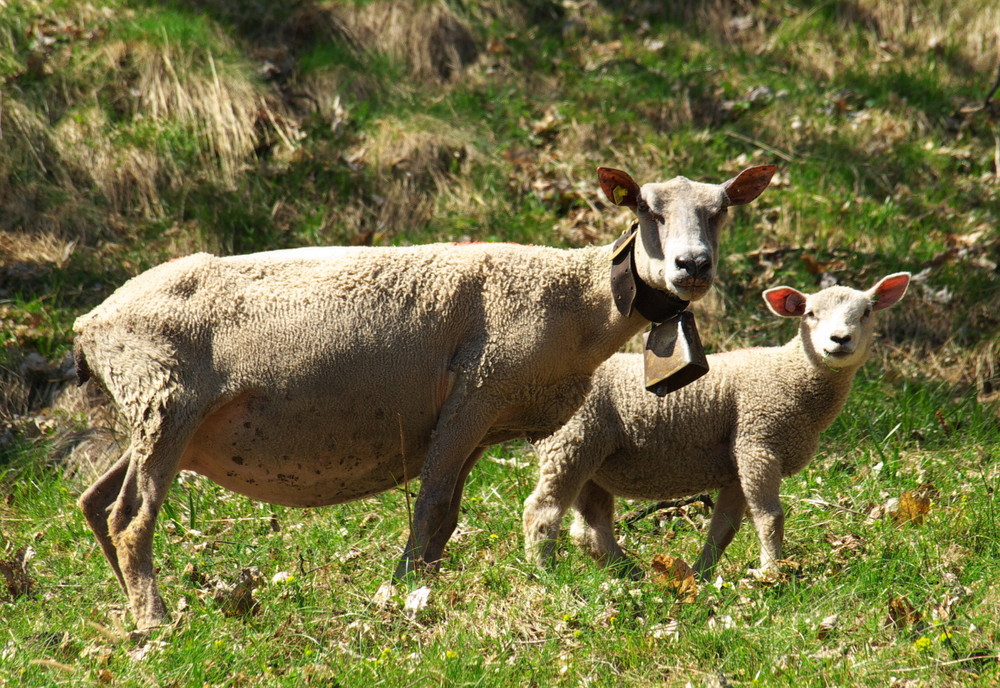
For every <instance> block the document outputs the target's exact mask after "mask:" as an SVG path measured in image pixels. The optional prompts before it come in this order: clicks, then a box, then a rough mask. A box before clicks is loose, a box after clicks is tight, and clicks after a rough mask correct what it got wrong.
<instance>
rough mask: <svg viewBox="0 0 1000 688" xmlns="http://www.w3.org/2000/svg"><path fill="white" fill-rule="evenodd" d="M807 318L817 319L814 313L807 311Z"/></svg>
mask: <svg viewBox="0 0 1000 688" xmlns="http://www.w3.org/2000/svg"><path fill="white" fill-rule="evenodd" d="M806 317H807V318H815V317H816V314H815V313H813V312H812V311H806Z"/></svg>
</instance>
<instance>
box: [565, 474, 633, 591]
mask: <svg viewBox="0 0 1000 688" xmlns="http://www.w3.org/2000/svg"><path fill="white" fill-rule="evenodd" d="M574 509H575V510H576V515H575V518H574V519H573V527H572V530H571V531H570V532H571V534H572V536H573V539H574V540H576V542H577V543H578V544H579V545H580V546H582V547H586V548H587V549H588V550H589V551H590V553H591V554H592V555H593V556H594V557H595V558H596V559H597V560H598V561H599V562H600V563H601V564H602V565H604V566H607V567H609V568H613V569H615V570H616V571H618V572H620V573H622V574H623V575H626V576H628V577H629V578H633V579H635V578H639V577H641V576H642V571H641V570H640V569H639V567H638V566H636V564H635V563H633V562H632V560H631V559H629V558H628V556H627V555H626V554H625V552H624V551H622V548H621V547H619V546H618V541H617V540H616V539H615V531H614V516H615V498H614V495H612V494H611V493H610V492H608V491H607V490H605V489H604V488H602V487H599V486H598V485H597V484H596V483H594V482H593V481H592V480H588V481H587V482H586V483H584V485H583V488H582V489H581V490H580V494H579V495H578V496H577V498H576V503H575V504H574Z"/></svg>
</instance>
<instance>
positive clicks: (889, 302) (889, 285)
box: [868, 272, 910, 311]
mask: <svg viewBox="0 0 1000 688" xmlns="http://www.w3.org/2000/svg"><path fill="white" fill-rule="evenodd" d="M908 286H910V273H908V272H896V273H893V274H891V275H889V276H887V277H883V278H882V279H880V280H879V281H878V284H876V285H875V286H874V287H872V288H871V289H869V290H868V294H869V295H870V296H871V299H872V310H876V311H880V310H882V309H883V308H888V307H889V306H894V305H896V302H897V301H899V300H900V299H901V298H903V294H905V293H906V288H907V287H908Z"/></svg>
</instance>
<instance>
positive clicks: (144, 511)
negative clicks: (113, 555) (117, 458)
mask: <svg viewBox="0 0 1000 688" xmlns="http://www.w3.org/2000/svg"><path fill="white" fill-rule="evenodd" d="M186 439H187V437H186V435H181V434H180V433H176V432H172V433H167V432H163V431H162V430H161V432H159V433H157V436H156V437H155V438H150V437H149V435H145V436H141V435H140V434H139V433H135V434H134V435H133V440H132V449H131V460H130V461H129V463H128V467H127V470H126V472H125V476H124V478H123V480H122V486H121V490H120V491H119V493H118V498H117V500H115V503H114V506H113V507H112V508H111V515H110V517H109V518H108V535H109V537H110V540H111V543H112V544H113V546H114V549H115V551H116V552H117V556H118V565H119V567H120V568H119V570H120V575H121V580H122V581H123V582H124V586H125V591H126V593H127V594H128V600H129V607H130V608H131V609H132V615H133V616H134V617H135V621H136V626H137V627H138V628H139V629H140V630H146V629H149V628H154V627H156V626H159V625H160V624H162V623H163V622H164V621H165V620H166V619H167V616H168V615H167V609H166V606H165V605H164V604H163V599H162V598H161V597H160V593H159V591H158V589H157V586H156V574H155V569H154V567H153V533H154V530H155V527H156V517H157V515H158V514H159V511H160V507H161V506H162V504H163V499H164V497H165V496H166V494H167V489H168V488H169V487H170V483H171V481H172V480H173V478H174V476H175V475H176V474H177V471H178V466H179V464H180V457H181V453H182V452H183V450H184V445H185V443H186Z"/></svg>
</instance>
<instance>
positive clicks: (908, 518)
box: [890, 483, 937, 526]
mask: <svg viewBox="0 0 1000 688" xmlns="http://www.w3.org/2000/svg"><path fill="white" fill-rule="evenodd" d="M936 495H937V489H936V488H935V487H934V485H932V484H931V483H925V484H923V485H921V486H920V487H918V488H916V489H914V490H906V491H905V492H903V494H902V495H900V497H899V504H898V506H897V507H896V510H895V511H892V512H890V513H891V514H892V517H893V519H895V521H896V523H898V524H900V525H902V524H904V523H912V524H913V525H916V526H919V525H921V524H923V522H924V516H926V515H927V514H928V513H930V510H931V500H932V498H933V497H934V496H936Z"/></svg>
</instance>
